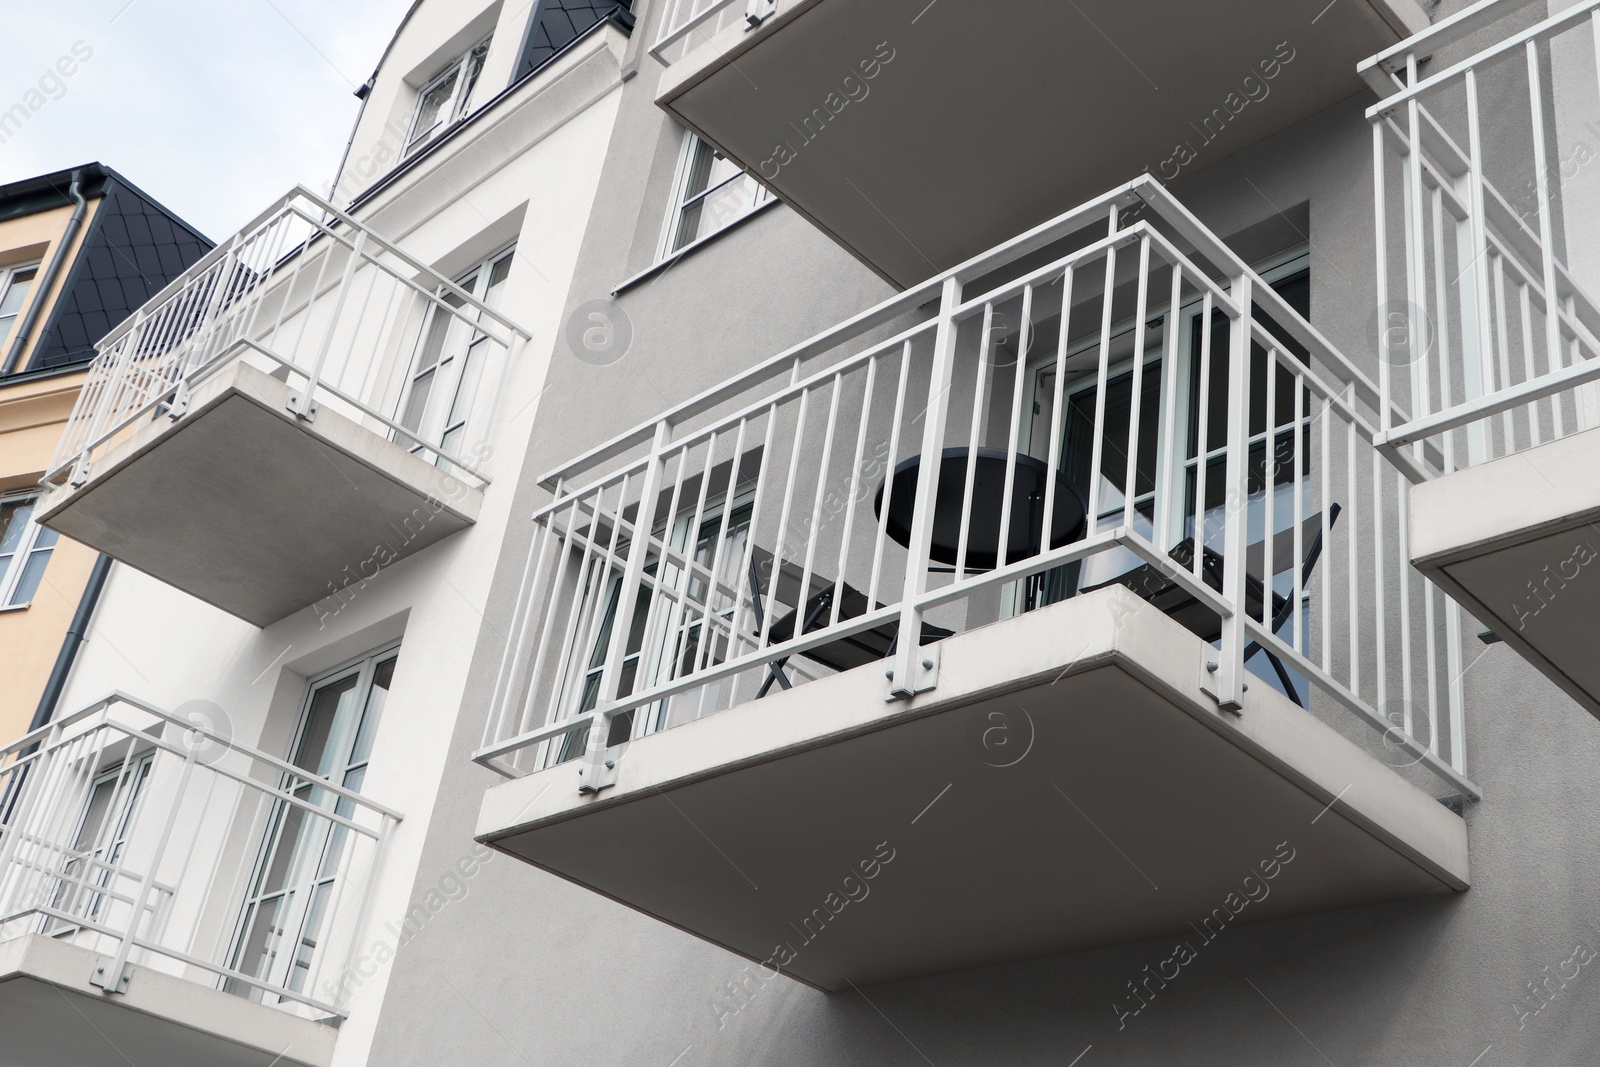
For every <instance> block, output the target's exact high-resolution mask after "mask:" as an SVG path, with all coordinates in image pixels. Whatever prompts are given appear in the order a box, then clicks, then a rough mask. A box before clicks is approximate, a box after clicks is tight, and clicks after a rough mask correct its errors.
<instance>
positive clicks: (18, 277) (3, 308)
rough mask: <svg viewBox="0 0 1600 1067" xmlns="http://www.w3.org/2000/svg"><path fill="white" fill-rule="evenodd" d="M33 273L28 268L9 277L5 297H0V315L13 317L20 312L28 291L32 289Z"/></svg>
mask: <svg viewBox="0 0 1600 1067" xmlns="http://www.w3.org/2000/svg"><path fill="white" fill-rule="evenodd" d="M35 273H36V272H35V271H34V270H33V269H31V268H30V269H29V270H22V271H18V272H17V273H16V274H14V275H12V276H11V284H10V285H8V286H6V290H5V295H4V296H0V315H15V314H17V313H18V312H20V311H21V310H22V305H23V302H24V301H26V300H27V299H28V290H29V289H32V288H33V276H34V274H35Z"/></svg>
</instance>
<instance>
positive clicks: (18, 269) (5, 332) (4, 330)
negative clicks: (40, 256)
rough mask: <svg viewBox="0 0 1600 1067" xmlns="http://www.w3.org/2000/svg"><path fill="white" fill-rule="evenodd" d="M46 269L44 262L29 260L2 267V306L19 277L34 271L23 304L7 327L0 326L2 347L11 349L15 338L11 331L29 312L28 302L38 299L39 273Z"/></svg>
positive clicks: (0, 275)
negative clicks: (36, 287)
mask: <svg viewBox="0 0 1600 1067" xmlns="http://www.w3.org/2000/svg"><path fill="white" fill-rule="evenodd" d="M43 267H44V262H43V261H42V260H37V259H33V260H28V261H27V262H25V263H13V264H12V265H11V266H9V267H0V304H4V303H5V299H6V296H7V295H8V294H9V293H10V292H11V287H12V286H13V285H14V284H16V278H17V275H19V274H22V273H25V272H27V271H32V272H33V276H32V277H30V278H29V279H28V291H27V292H26V293H24V294H23V297H22V303H20V304H18V305H17V311H16V314H15V315H12V316H11V321H10V322H9V323H6V324H5V325H0V346H4V347H6V348H9V347H10V345H11V343H12V341H13V338H12V336H11V330H12V329H13V328H14V327H15V326H16V323H17V320H18V319H20V318H22V316H23V314H24V313H25V312H26V311H27V310H28V302H29V301H30V300H33V299H35V298H36V296H37V293H36V292H35V288H34V287H35V286H36V285H37V283H38V281H39V271H40V270H41V269H42V268H43Z"/></svg>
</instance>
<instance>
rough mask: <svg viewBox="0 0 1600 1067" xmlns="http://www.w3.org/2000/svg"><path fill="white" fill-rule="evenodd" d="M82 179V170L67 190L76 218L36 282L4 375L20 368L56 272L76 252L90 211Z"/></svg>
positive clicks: (1, 367) (4, 365)
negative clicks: (85, 217) (77, 242)
mask: <svg viewBox="0 0 1600 1067" xmlns="http://www.w3.org/2000/svg"><path fill="white" fill-rule="evenodd" d="M82 178H83V171H82V169H79V170H75V171H73V172H72V188H71V189H70V190H69V191H68V193H67V195H68V196H70V197H72V217H71V218H70V219H68V220H67V228H66V230H65V231H63V232H62V234H61V240H60V242H59V243H57V244H56V251H55V254H54V255H52V256H51V257H50V264H49V265H48V266H47V267H45V269H44V274H43V275H41V276H40V278H39V279H38V281H36V282H35V283H34V287H33V299H32V300H31V301H29V303H28V311H27V314H25V315H24V316H23V317H22V324H21V326H19V327H18V328H17V336H16V339H15V340H13V341H12V342H11V351H9V352H7V353H6V358H5V361H4V362H3V363H0V374H10V373H11V372H12V371H13V370H15V369H16V367H17V361H18V360H19V359H21V358H22V350H23V349H24V348H26V347H27V344H28V335H29V334H31V333H32V332H33V327H34V326H35V324H37V323H38V321H39V316H40V314H42V313H43V311H44V305H45V302H46V297H47V295H48V294H49V292H50V289H51V287H52V286H54V285H55V283H56V275H58V274H60V273H61V268H62V266H63V265H65V264H66V261H67V255H68V253H70V252H71V251H72V242H73V240H74V239H75V238H76V237H77V236H78V228H79V227H80V226H82V225H83V216H84V215H85V214H86V213H87V212H88V210H89V201H87V200H85V199H84V198H83V192H82V184H83V182H82Z"/></svg>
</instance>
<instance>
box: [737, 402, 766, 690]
mask: <svg viewBox="0 0 1600 1067" xmlns="http://www.w3.org/2000/svg"><path fill="white" fill-rule="evenodd" d="M766 418H767V432H766V435H765V436H764V437H763V438H762V443H761V462H760V464H759V465H758V466H757V468H756V489H755V494H754V495H753V496H752V497H751V500H750V532H749V533H748V534H747V535H746V536H745V539H744V551H743V552H741V553H740V554H739V571H738V573H737V574H735V575H734V579H733V580H734V583H735V585H734V588H735V589H742V588H744V587H745V586H746V585H747V584H748V583H749V582H750V580H751V579H750V577H749V575H750V561H751V560H753V559H754V558H755V551H756V535H757V534H758V533H759V532H760V530H761V519H762V516H763V515H765V514H766V512H765V511H764V508H765V504H766V493H767V471H768V469H769V467H770V462H771V459H772V441H773V435H774V433H776V431H777V425H778V405H777V404H776V403H773V404H772V405H771V406H769V407H768V408H767V412H766ZM777 574H778V559H777V557H776V556H774V557H773V560H772V574H771V576H770V578H769V580H768V582H767V590H768V595H767V596H765V597H763V599H765V600H766V601H767V604H768V605H769V608H770V605H771V602H772V598H771V595H770V592H771V589H772V586H773V582H775V581H776V580H777ZM761 595H762V594H761V592H760V590H757V589H753V588H752V589H751V590H750V604H751V607H752V610H753V609H754V605H755V603H756V597H758V596H761ZM740 604H741V600H740V598H739V597H738V596H737V595H736V596H735V597H734V606H733V612H732V616H731V622H730V624H729V630H730V632H731V633H732V634H733V635H734V636H735V637H737V639H738V640H740V641H743V642H745V643H746V644H749V643H750V635H748V634H746V633H745V632H744V630H743V629H742V628H741V627H740V616H741V613H742V610H743V609H742V608H741V607H740ZM763 614H764V615H770V614H771V612H770V610H768V611H766V612H763ZM756 642H757V643H756V644H755V645H753V646H752V647H754V648H760V647H761V645H760V635H759V634H757V635H756ZM729 651H730V655H731V654H732V653H733V651H734V650H733V649H732V648H731V641H730V649H729ZM737 684H738V683H737V682H735V686H737Z"/></svg>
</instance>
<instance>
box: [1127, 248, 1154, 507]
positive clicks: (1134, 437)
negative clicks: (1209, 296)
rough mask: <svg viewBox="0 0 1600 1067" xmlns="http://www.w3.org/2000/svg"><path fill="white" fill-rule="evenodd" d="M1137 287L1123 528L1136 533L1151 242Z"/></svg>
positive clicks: (1143, 255)
mask: <svg viewBox="0 0 1600 1067" xmlns="http://www.w3.org/2000/svg"><path fill="white" fill-rule="evenodd" d="M1136 284H1137V285H1138V286H1139V292H1138V295H1137V296H1136V297H1135V299H1134V308H1135V310H1134V321H1133V382H1132V384H1131V385H1130V388H1131V389H1132V395H1131V399H1130V401H1129V404H1128V463H1127V467H1126V470H1125V472H1124V475H1123V477H1124V481H1123V486H1122V524H1123V525H1124V526H1126V527H1128V528H1129V529H1133V524H1134V519H1133V516H1134V507H1133V502H1134V501H1135V500H1136V499H1138V496H1139V421H1140V415H1141V414H1142V413H1143V410H1144V348H1145V331H1146V329H1147V327H1146V326H1145V318H1146V317H1147V315H1148V314H1149V308H1150V238H1149V237H1148V236H1146V237H1142V238H1140V240H1139V273H1138V274H1137V275H1136Z"/></svg>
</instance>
